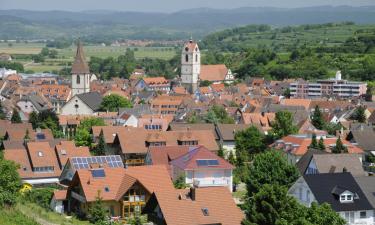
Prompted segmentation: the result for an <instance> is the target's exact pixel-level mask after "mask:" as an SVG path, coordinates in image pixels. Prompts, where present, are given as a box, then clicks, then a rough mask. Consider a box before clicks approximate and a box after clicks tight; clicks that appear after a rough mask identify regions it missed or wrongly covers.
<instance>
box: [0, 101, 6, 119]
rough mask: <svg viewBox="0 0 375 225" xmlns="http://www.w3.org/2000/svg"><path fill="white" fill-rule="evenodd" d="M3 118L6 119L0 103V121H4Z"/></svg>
mask: <svg viewBox="0 0 375 225" xmlns="http://www.w3.org/2000/svg"><path fill="white" fill-rule="evenodd" d="M5 118H6V115H5V112H4V109H3V106H2V104H1V101H0V120H4V119H5Z"/></svg>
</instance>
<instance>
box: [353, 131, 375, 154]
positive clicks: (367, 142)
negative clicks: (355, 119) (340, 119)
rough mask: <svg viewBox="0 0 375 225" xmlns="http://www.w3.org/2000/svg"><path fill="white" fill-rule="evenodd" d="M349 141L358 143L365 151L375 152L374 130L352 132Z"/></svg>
mask: <svg viewBox="0 0 375 225" xmlns="http://www.w3.org/2000/svg"><path fill="white" fill-rule="evenodd" d="M348 139H349V140H351V141H352V142H353V141H354V142H356V143H357V144H358V146H359V147H360V148H362V149H363V150H365V151H374V150H375V132H374V131H373V130H372V129H371V130H368V129H365V130H352V131H350V133H349V134H348Z"/></svg>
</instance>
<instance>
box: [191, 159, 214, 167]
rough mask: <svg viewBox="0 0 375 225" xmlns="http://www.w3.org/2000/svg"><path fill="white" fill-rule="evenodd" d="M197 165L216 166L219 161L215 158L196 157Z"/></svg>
mask: <svg viewBox="0 0 375 225" xmlns="http://www.w3.org/2000/svg"><path fill="white" fill-rule="evenodd" d="M196 162H197V165H198V166H218V165H219V161H218V160H217V159H197V160H196Z"/></svg>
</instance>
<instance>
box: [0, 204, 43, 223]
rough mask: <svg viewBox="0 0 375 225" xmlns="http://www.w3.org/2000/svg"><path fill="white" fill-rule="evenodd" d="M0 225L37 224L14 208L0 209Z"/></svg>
mask: <svg viewBox="0 0 375 225" xmlns="http://www.w3.org/2000/svg"><path fill="white" fill-rule="evenodd" d="M0 224H1V225H16V224H17V225H18V224H22V225H38V223H37V222H36V221H35V220H33V219H32V218H30V217H27V216H25V215H24V214H22V213H21V212H20V211H18V210H17V209H14V208H9V209H4V208H3V209H0Z"/></svg>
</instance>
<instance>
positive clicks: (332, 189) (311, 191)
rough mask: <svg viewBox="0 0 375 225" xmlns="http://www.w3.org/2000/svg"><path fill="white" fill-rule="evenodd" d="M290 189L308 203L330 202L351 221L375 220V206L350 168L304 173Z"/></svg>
mask: <svg viewBox="0 0 375 225" xmlns="http://www.w3.org/2000/svg"><path fill="white" fill-rule="evenodd" d="M288 193H289V194H290V195H292V196H294V197H295V198H296V199H297V200H298V201H299V202H300V203H301V204H303V205H305V206H307V207H310V206H311V204H312V203H313V202H316V203H318V204H323V203H328V204H329V205H331V207H332V209H333V210H334V211H336V212H337V213H338V214H340V216H341V217H343V218H344V219H345V220H346V221H347V223H348V224H349V225H354V224H361V225H373V224H374V219H375V217H374V208H373V206H372V205H371V203H370V202H369V200H368V198H367V197H366V195H365V194H364V192H363V191H362V189H361V187H360V186H359V185H358V183H357V182H356V180H355V179H354V178H353V176H352V175H351V174H350V173H348V172H345V173H325V174H314V175H304V176H302V177H300V178H299V179H298V180H297V181H296V182H295V183H294V184H293V186H292V187H291V188H290V189H289V191H288Z"/></svg>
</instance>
